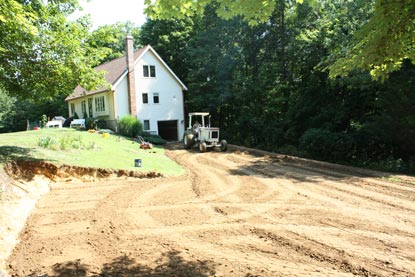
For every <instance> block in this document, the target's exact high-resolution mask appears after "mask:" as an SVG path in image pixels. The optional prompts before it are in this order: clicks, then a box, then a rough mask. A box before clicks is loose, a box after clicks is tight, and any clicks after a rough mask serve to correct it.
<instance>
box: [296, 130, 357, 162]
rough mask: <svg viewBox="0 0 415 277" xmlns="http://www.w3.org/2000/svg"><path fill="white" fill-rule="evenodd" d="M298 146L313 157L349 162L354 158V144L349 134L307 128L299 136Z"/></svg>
mask: <svg viewBox="0 0 415 277" xmlns="http://www.w3.org/2000/svg"><path fill="white" fill-rule="evenodd" d="M299 146H300V149H301V150H303V151H305V152H306V153H307V154H308V155H309V156H310V157H311V158H315V159H320V160H325V161H332V162H351V161H352V160H353V159H355V158H356V145H355V143H354V140H353V138H352V137H351V136H350V135H347V134H343V133H334V132H331V131H329V130H325V129H308V130H307V131H306V132H305V133H304V134H303V135H302V136H301V138H300V145H299Z"/></svg>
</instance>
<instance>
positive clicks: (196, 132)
mask: <svg viewBox="0 0 415 277" xmlns="http://www.w3.org/2000/svg"><path fill="white" fill-rule="evenodd" d="M210 118H211V116H210V115H209V113H206V112H193V113H189V126H188V128H187V130H186V131H185V133H184V135H183V145H184V148H186V149H190V148H192V147H197V148H199V151H200V152H206V150H207V149H208V148H212V147H214V148H220V149H221V151H226V150H227V147H228V144H227V142H226V140H222V141H220V142H219V128H217V127H211V125H210Z"/></svg>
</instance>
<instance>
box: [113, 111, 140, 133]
mask: <svg viewBox="0 0 415 277" xmlns="http://www.w3.org/2000/svg"><path fill="white" fill-rule="evenodd" d="M118 130H119V132H120V135H122V136H126V137H130V138H134V137H136V136H137V135H139V134H141V133H142V132H143V125H142V124H141V122H140V121H138V119H137V118H136V117H134V116H132V115H126V116H124V117H123V118H121V120H120V121H119V122H118Z"/></svg>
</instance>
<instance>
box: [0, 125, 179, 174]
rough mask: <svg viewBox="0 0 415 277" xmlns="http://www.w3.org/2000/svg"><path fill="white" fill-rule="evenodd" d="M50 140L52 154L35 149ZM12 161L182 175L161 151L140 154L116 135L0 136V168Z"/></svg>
mask: <svg viewBox="0 0 415 277" xmlns="http://www.w3.org/2000/svg"><path fill="white" fill-rule="evenodd" d="M50 139H52V140H54V141H55V144H53V146H54V147H52V148H55V150H54V149H51V148H43V147H41V146H39V145H38V142H39V141H48V140H50ZM45 144H47V143H45ZM61 148H64V150H62V149H61ZM12 159H35V160H45V161H50V162H53V163H54V164H57V165H61V164H68V165H78V166H85V167H99V168H113V169H128V170H139V171H157V172H160V173H162V174H164V175H168V176H177V175H181V174H183V173H184V169H183V168H182V167H181V166H179V165H178V164H176V163H175V162H173V161H172V160H170V159H169V158H168V157H167V156H166V155H165V154H164V149H163V147H157V146H155V147H154V148H153V149H151V150H143V149H140V147H139V144H138V143H137V142H133V141H132V140H129V139H126V138H123V137H119V136H117V135H109V137H107V138H104V137H103V135H102V134H96V133H88V132H86V131H76V130H74V129H67V128H62V129H42V130H37V131H26V132H17V133H7V134H0V164H1V165H4V163H6V162H7V161H9V160H12ZM135 159H142V167H135V166H134V160H135ZM1 167H3V166H1Z"/></svg>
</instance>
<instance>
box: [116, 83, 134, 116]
mask: <svg viewBox="0 0 415 277" xmlns="http://www.w3.org/2000/svg"><path fill="white" fill-rule="evenodd" d="M114 95H115V97H116V98H117V99H116V109H117V112H116V115H115V116H116V117H118V118H122V117H123V116H124V115H127V114H129V113H130V112H129V108H128V81H127V77H126V76H124V77H123V79H122V80H121V81H120V82H119V83H118V86H117V87H116V88H115V93H114Z"/></svg>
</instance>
